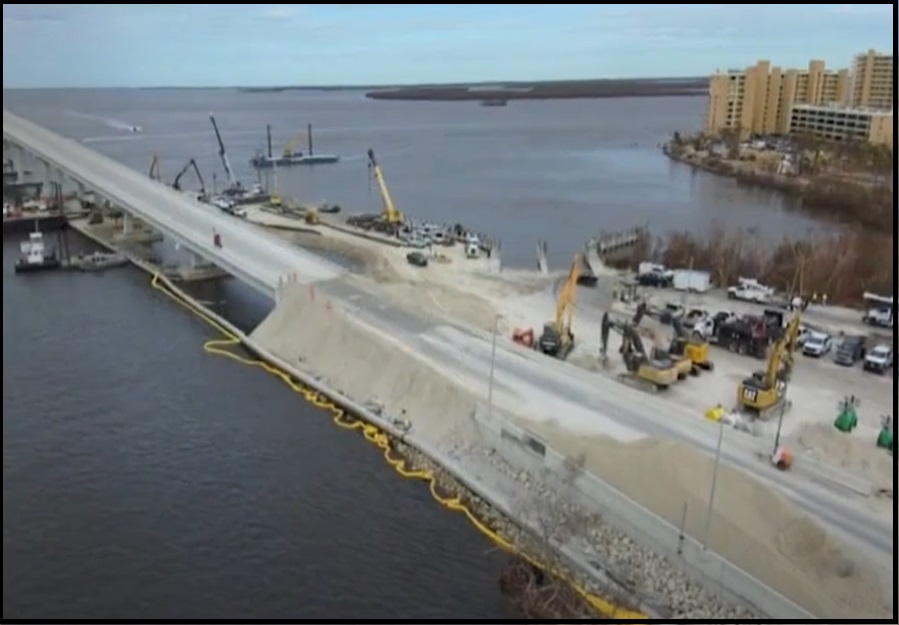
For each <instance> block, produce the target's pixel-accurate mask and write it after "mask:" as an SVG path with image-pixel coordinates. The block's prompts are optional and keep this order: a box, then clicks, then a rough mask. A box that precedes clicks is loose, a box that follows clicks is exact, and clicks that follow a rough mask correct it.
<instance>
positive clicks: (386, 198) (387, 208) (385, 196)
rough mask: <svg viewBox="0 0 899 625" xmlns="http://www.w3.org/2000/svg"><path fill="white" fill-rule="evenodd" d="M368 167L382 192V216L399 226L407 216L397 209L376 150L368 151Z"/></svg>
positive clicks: (386, 220)
mask: <svg viewBox="0 0 899 625" xmlns="http://www.w3.org/2000/svg"><path fill="white" fill-rule="evenodd" d="M368 167H369V169H370V170H371V172H372V173H373V174H374V176H375V180H376V181H377V183H378V190H380V192H381V200H382V201H383V203H384V211H383V212H382V213H381V218H382V219H383V220H384V221H385V222H386V223H388V224H392V225H396V226H399V225H400V224H402V223H403V222H404V221H405V220H406V218H405V217H404V216H403V214H402V213H401V212H400V211H399V210H397V208H396V205H395V204H394V203H393V197H392V196H391V195H390V189H388V188H387V182H386V181H385V180H384V174H383V173H382V172H381V166H380V165H379V164H378V161H377V159H376V158H375V152H374V150H369V151H368Z"/></svg>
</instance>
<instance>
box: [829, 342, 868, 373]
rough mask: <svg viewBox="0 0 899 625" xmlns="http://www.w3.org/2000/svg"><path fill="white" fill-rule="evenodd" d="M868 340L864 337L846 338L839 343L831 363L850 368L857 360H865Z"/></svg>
mask: <svg viewBox="0 0 899 625" xmlns="http://www.w3.org/2000/svg"><path fill="white" fill-rule="evenodd" d="M867 347H868V339H867V338H866V337H864V336H846V337H844V338H843V340H842V341H840V345H839V346H838V347H837V352H836V354H835V355H834V358H833V361H834V362H835V363H837V364H838V365H843V366H844V367H851V366H853V365H854V364H855V363H857V362H858V361H859V360H864V359H865V353H866V351H867Z"/></svg>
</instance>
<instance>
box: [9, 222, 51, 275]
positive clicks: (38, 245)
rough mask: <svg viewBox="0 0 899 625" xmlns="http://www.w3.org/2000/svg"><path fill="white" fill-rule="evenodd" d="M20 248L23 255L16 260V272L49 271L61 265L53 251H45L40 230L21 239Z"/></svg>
mask: <svg viewBox="0 0 899 625" xmlns="http://www.w3.org/2000/svg"><path fill="white" fill-rule="evenodd" d="M20 249H21V250H22V255H23V257H22V258H20V259H19V260H18V261H16V266H15V272H16V273H34V272H38V271H50V270H53V269H59V268H60V267H62V261H61V260H60V259H59V257H58V256H57V255H56V254H55V253H52V252H51V253H47V251H46V248H45V246H44V235H43V234H42V233H41V232H32V233H31V234H29V235H28V240H27V241H22V245H21V247H20Z"/></svg>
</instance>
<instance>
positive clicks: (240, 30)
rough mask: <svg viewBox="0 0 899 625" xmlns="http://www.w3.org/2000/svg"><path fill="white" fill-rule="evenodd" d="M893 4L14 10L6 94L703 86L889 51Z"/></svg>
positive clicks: (7, 13) (7, 39)
mask: <svg viewBox="0 0 899 625" xmlns="http://www.w3.org/2000/svg"><path fill="white" fill-rule="evenodd" d="M893 20H894V18H893V5H891V4H779V5H765V4H762V5H755V4H710V5H702V4H644V5H627V4H617V5H616V4H606V5H590V4H556V5H541V4H477V5H474V4H456V5H447V4H430V5H414V4H396V5H394V4H380V5H370V4H360V5H356V4H301V5H289V4H218V5H205V4H42V5H39V4H4V5H3V86H4V87H50V86H80V87H93V86H232V85H246V86H254V85H276V84H277V85H288V84H295V85H301V84H307V85H340V84H396V83H421V82H453V81H477V80H502V79H508V80H513V79H520V80H541V79H565V78H615V77H628V76H644V77H650V76H653V77H654V76H690V75H706V74H709V73H711V72H713V71H715V70H716V69H719V68H720V69H725V68H728V67H745V66H746V65H749V64H751V63H753V62H754V61H755V60H757V59H759V58H767V59H770V60H771V61H772V62H773V63H776V64H779V65H782V66H795V67H803V66H805V65H807V63H808V61H809V59H811V58H819V59H823V60H825V61H826V62H827V64H828V65H829V66H832V67H843V66H847V65H848V64H849V61H850V58H851V57H852V55H853V54H855V53H857V52H861V51H863V50H866V49H868V48H877V49H881V50H892V46H893Z"/></svg>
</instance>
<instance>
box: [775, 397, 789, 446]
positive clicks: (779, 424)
mask: <svg viewBox="0 0 899 625" xmlns="http://www.w3.org/2000/svg"><path fill="white" fill-rule="evenodd" d="M788 386H789V385H788V384H787V383H786V382H784V387H783V391H782V394H781V397H780V413H779V414H778V416H777V432H776V433H775V434H774V451H773V452H772V453H771V457H772V458H773V457H775V456H776V455H777V450H778V448H779V447H780V432H781V430H782V429H783V426H784V414H786V412H787V388H788Z"/></svg>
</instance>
